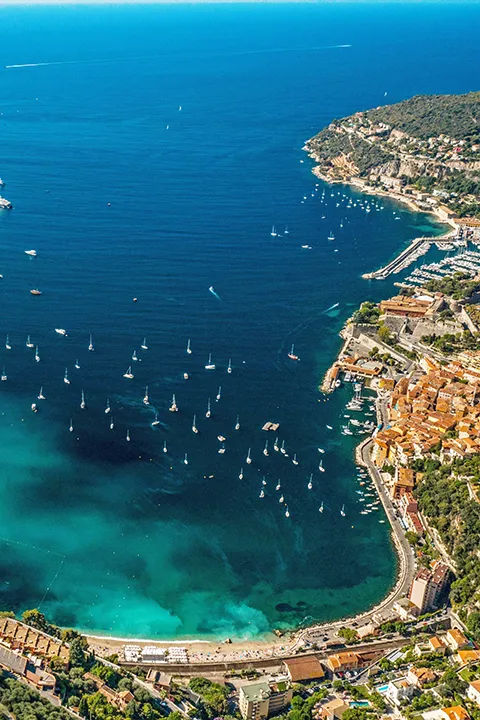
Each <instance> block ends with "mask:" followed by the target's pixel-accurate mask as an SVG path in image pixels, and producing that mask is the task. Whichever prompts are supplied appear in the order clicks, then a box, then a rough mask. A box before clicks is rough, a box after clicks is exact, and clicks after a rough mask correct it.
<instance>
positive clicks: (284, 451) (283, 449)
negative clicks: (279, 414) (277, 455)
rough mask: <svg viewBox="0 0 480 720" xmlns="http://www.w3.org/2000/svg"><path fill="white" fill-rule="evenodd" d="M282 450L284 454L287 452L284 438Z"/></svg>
mask: <svg viewBox="0 0 480 720" xmlns="http://www.w3.org/2000/svg"><path fill="white" fill-rule="evenodd" d="M280 452H281V453H282V455H285V453H286V450H285V440H282V446H281V448H280Z"/></svg>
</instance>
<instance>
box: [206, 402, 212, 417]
mask: <svg viewBox="0 0 480 720" xmlns="http://www.w3.org/2000/svg"><path fill="white" fill-rule="evenodd" d="M205 417H206V418H209V417H212V406H211V403H210V398H208V402H207V412H206V413H205Z"/></svg>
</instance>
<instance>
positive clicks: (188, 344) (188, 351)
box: [187, 338, 192, 355]
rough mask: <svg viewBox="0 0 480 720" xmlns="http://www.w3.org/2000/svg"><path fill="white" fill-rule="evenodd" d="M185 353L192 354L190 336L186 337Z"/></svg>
mask: <svg viewBox="0 0 480 720" xmlns="http://www.w3.org/2000/svg"><path fill="white" fill-rule="evenodd" d="M187 354H188V355H191V354H192V348H191V347H190V338H188V342H187Z"/></svg>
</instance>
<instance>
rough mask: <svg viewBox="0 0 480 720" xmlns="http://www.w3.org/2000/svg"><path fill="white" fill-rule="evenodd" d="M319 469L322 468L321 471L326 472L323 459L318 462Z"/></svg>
mask: <svg viewBox="0 0 480 720" xmlns="http://www.w3.org/2000/svg"><path fill="white" fill-rule="evenodd" d="M318 469H319V470H320V472H325V468H324V467H323V460H320V462H319V464H318Z"/></svg>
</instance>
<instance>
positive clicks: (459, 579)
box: [413, 455, 480, 639]
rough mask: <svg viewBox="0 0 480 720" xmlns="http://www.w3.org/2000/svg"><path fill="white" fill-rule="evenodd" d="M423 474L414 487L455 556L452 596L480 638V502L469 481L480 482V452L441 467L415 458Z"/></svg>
mask: <svg viewBox="0 0 480 720" xmlns="http://www.w3.org/2000/svg"><path fill="white" fill-rule="evenodd" d="M413 466H414V468H415V469H416V470H421V471H422V472H423V473H424V475H423V477H422V480H421V482H420V483H419V485H418V486H417V488H416V490H415V495H416V498H417V500H418V504H419V508H420V510H421V511H422V512H423V513H424V514H425V516H426V517H427V518H428V519H429V521H430V523H431V524H432V525H433V527H435V528H436V529H437V530H438V532H439V533H440V536H441V538H442V541H443V542H444V543H445V546H446V548H447V550H448V552H449V554H450V557H451V558H452V559H453V561H454V563H455V567H456V580H455V581H454V582H453V583H452V587H451V592H450V599H451V601H452V603H453V604H454V605H455V606H456V607H457V608H458V609H459V612H460V614H461V615H463V617H464V618H465V619H466V620H467V625H468V627H469V628H470V630H471V631H472V633H473V634H475V636H476V637H477V638H478V639H480V614H479V613H478V612H477V611H476V605H477V604H478V603H479V602H480V557H479V555H478V548H479V547H480V504H479V503H478V502H475V501H474V500H472V499H470V494H469V489H468V484H467V482H468V481H470V483H471V484H478V483H480V455H473V456H472V457H469V458H467V459H464V460H454V461H453V463H452V464H451V465H444V466H441V465H440V463H439V462H438V461H433V460H415V461H414V464H413Z"/></svg>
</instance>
